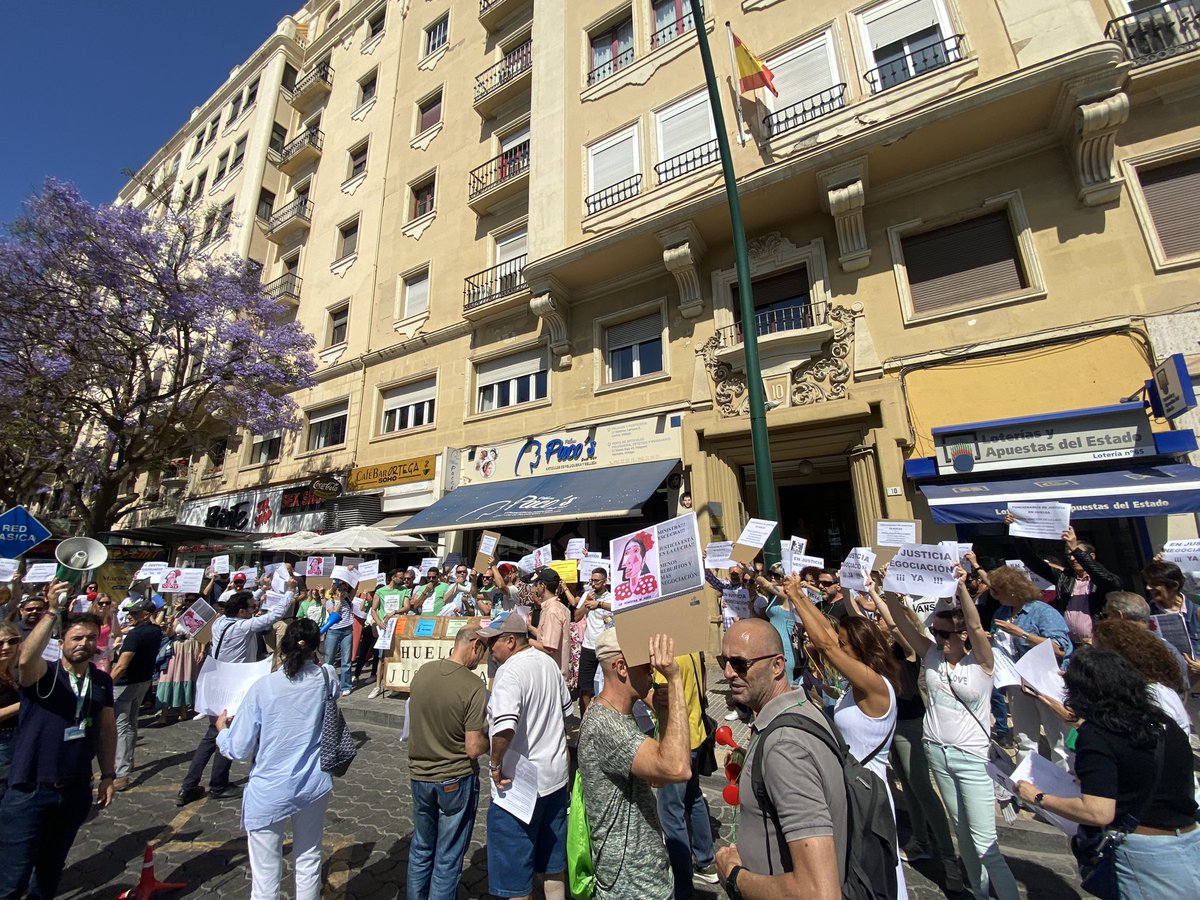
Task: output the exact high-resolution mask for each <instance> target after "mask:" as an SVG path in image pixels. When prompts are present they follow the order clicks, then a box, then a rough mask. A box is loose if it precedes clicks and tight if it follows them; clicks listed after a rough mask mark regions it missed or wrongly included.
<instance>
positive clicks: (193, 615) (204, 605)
mask: <svg viewBox="0 0 1200 900" xmlns="http://www.w3.org/2000/svg"><path fill="white" fill-rule="evenodd" d="M216 617H217V611H216V610H215V609H213V608H212V606H210V605H209V603H208V601H207V600H197V601H196V602H195V603H193V604H192V605H191V606H189V607H188V608H187V609H185V610H184V611H183V615H181V616H180V617H179V625H180V627H181V628H183V630H184V631H186V632H187V633H188V636H189V637H191V638H195V637H196V635H198V634H199V633H200V632H201V631H203V630H204V629H205V627H206V626H207V625H208V624H209V623H210V622H211V621H213V619H215V618H216Z"/></svg>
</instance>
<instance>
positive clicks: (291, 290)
mask: <svg viewBox="0 0 1200 900" xmlns="http://www.w3.org/2000/svg"><path fill="white" fill-rule="evenodd" d="M303 284H304V280H303V279H302V278H301V277H300V276H299V275H297V274H296V273H295V272H285V273H284V274H282V275H280V276H279V277H278V278H276V279H275V280H274V281H268V282H267V283H266V284H264V285H263V293H265V294H266V295H267V296H268V297H270V298H271V299H272V300H287V301H288V302H290V303H299V302H300V288H301V287H302V286H303Z"/></svg>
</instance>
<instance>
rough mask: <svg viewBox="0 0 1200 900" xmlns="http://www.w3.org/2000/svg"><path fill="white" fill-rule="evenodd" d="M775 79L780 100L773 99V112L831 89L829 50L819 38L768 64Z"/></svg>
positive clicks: (822, 37)
mask: <svg viewBox="0 0 1200 900" xmlns="http://www.w3.org/2000/svg"><path fill="white" fill-rule="evenodd" d="M767 65H768V66H770V69H771V72H772V74H774V76H775V90H777V91H779V98H778V99H775V98H772V99H771V102H772V103H773V104H774V108H775V109H783V108H784V107H786V106H791V105H792V104H793V103H799V102H800V101H801V100H805V99H807V98H809V97H812V96H813V95H814V94H819V93H821V91H824V90H828V89H829V88H831V87H833V84H834V77H833V69H832V67H831V66H830V64H829V48H828V46H827V45H826V43H825V36H824V35H822V36H821V37H820V38H818V39H817V40H815V41H812V42H810V43H808V44H806V45H804V46H803V47H801V48H799V49H798V50H797V51H796V52H794V53H791V54H788V55H787V56H784V57H782V58H780V59H779V61H773V60H772V61H769V62H768V63H767Z"/></svg>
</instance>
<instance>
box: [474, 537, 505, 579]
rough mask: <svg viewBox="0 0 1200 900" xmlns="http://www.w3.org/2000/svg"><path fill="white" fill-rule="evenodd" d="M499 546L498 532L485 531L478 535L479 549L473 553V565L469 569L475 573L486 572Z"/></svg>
mask: <svg viewBox="0 0 1200 900" xmlns="http://www.w3.org/2000/svg"><path fill="white" fill-rule="evenodd" d="M499 546H500V533H499V532H497V531H485V532H483V534H481V535H479V549H478V550H476V551H475V564H474V565H473V566H471V568H472V569H474V570H475V571H476V572H486V571H487V570H488V567H489V566H490V565H491V561H492V558H493V557H495V555H496V550H497V548H499Z"/></svg>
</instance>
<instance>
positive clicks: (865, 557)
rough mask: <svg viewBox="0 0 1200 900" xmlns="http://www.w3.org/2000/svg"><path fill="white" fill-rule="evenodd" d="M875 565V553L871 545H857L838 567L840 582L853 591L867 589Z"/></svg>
mask: <svg viewBox="0 0 1200 900" xmlns="http://www.w3.org/2000/svg"><path fill="white" fill-rule="evenodd" d="M874 565H875V554H874V553H873V552H871V549H870V548H869V547H855V548H854V549H853V550H851V551H850V552H849V553H847V554H846V558H845V559H844V560H842V566H841V568H840V569H838V582H839V583H840V584H841V586H842V587H844V588H848V589H849V590H852V591H866V589H867V579H869V578H870V577H871V569H872V567H873V566H874Z"/></svg>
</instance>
